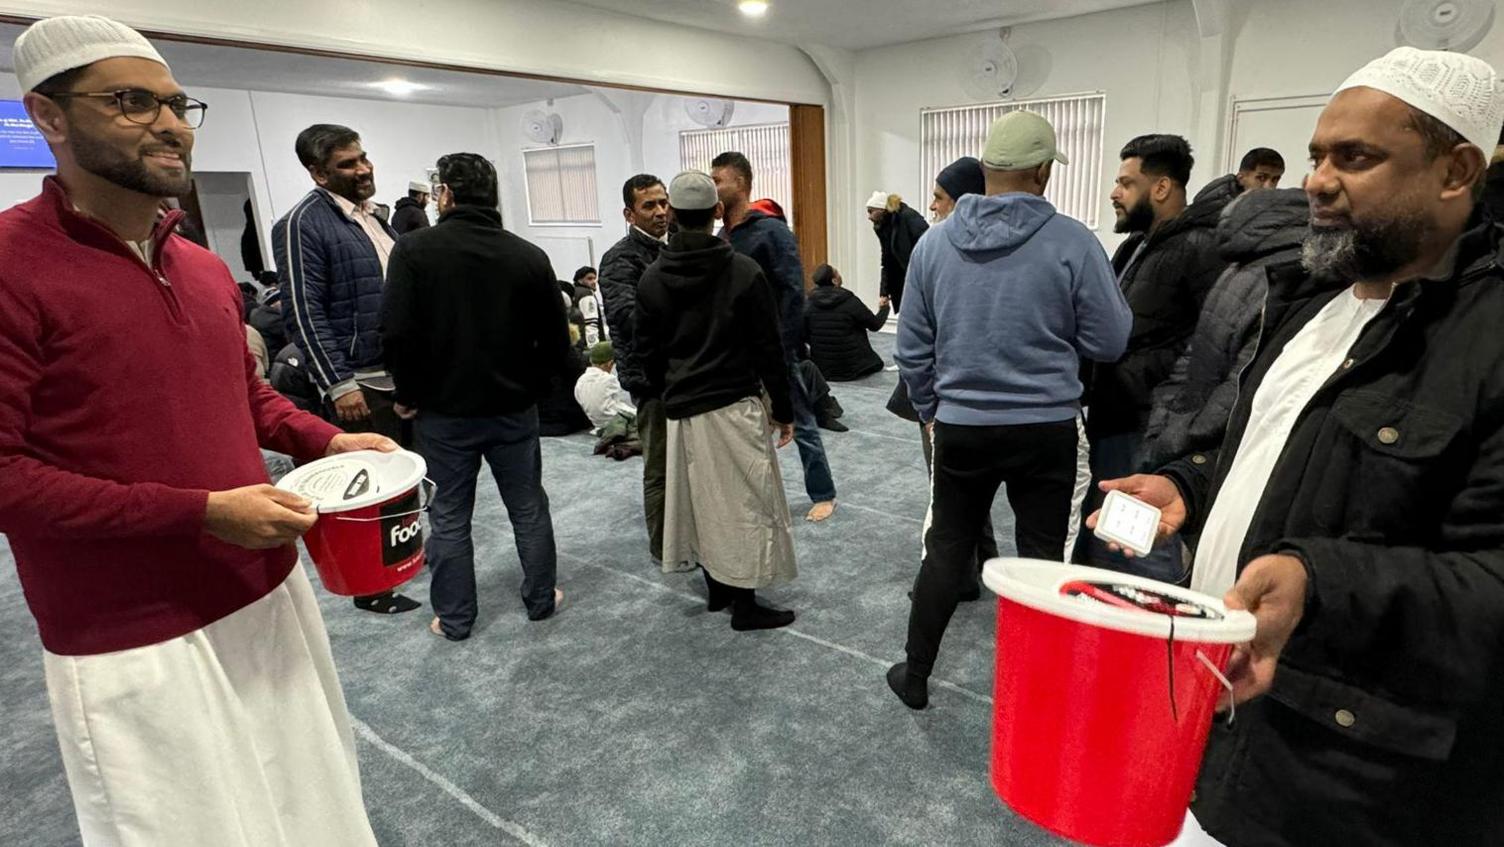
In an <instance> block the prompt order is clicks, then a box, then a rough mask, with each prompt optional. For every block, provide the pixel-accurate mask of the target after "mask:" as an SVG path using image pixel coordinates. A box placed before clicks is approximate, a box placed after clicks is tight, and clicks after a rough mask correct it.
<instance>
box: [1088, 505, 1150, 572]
mask: <svg viewBox="0 0 1504 847" xmlns="http://www.w3.org/2000/svg"><path fill="white" fill-rule="evenodd" d="M1158 531H1159V509H1158V508H1156V507H1154V506H1151V505H1149V504H1148V503H1145V502H1144V501H1142V500H1139V499H1137V498H1134V497H1130V496H1128V495H1127V494H1124V493H1123V492H1121V491H1109V492H1107V499H1106V500H1104V501H1103V502H1102V512H1101V514H1099V515H1097V528H1096V532H1095V535H1096V536H1097V537H1098V538H1100V539H1102V540H1103V541H1110V542H1112V543H1114V544H1116V545H1118V546H1119V547H1122V548H1124V549H1127V550H1132V551H1133V553H1134V555H1137V556H1147V555H1149V551H1151V550H1153V549H1154V536H1155V534H1156V533H1158Z"/></svg>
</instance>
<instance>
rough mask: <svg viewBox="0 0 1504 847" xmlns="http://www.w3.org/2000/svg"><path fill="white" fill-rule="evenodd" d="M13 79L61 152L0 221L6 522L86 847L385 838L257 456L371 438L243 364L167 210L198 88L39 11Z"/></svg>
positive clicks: (231, 294) (232, 300)
mask: <svg viewBox="0 0 1504 847" xmlns="http://www.w3.org/2000/svg"><path fill="white" fill-rule="evenodd" d="M14 62H15V71H16V77H17V79H18V81H19V82H20V86H21V89H22V90H23V91H25V92H26V94H25V104H26V109H27V112H28V114H29V115H30V116H31V119H32V122H33V123H34V124H35V125H36V127H37V129H38V131H39V132H40V133H41V134H42V136H43V137H44V138H45V139H46V141H47V145H48V147H50V148H51V150H52V152H53V154H54V156H55V157H56V159H57V174H56V175H55V176H50V177H48V178H47V179H46V180H45V181H44V183H43V188H42V194H41V195H40V196H39V197H37V198H35V199H33V200H30V201H28V202H25V203H22V204H21V205H19V206H16V207H14V208H12V209H10V210H8V211H5V212H4V213H0V479H3V480H5V485H4V486H0V532H4V533H5V534H6V535H7V536H8V538H9V541H10V546H11V550H12V551H13V552H14V554H15V560H16V570H17V572H18V575H19V577H20V582H21V587H22V589H23V590H24V592H25V595H26V602H27V605H28V607H29V608H30V610H31V612H32V614H33V616H34V617H35V618H36V621H37V629H38V632H39V634H40V636H41V641H42V647H43V651H44V652H43V655H42V664H43V668H44V670H45V673H46V679H47V692H48V695H49V698H50V700H51V704H52V715H53V721H54V724H55V726H56V728H57V735H58V741H59V746H60V748H61V753H62V760H63V766H64V769H65V771H66V773H67V778H68V784H69V788H70V789H71V792H72V795H73V803H74V807H75V809H76V811H77V814H78V824H79V833H80V835H81V838H82V842H83V843H84V844H85V845H90V847H92V846H93V845H125V847H147V846H148V845H180V844H184V845H186V844H194V845H197V844H256V845H275V847H292V846H293V845H304V844H320V845H374V844H375V843H376V841H375V838H374V836H373V835H372V832H371V827H370V824H369V823H368V822H367V820H366V813H365V808H364V804H363V802H362V798H361V789H360V776H359V770H358V767H357V764H356V759H355V740H354V736H353V735H352V733H351V731H350V717H349V713H348V712H347V710H346V708H345V702H344V696H343V694H342V693H341V691H340V685H339V678H338V675H337V673H336V672H335V668H334V662H333V658H332V656H331V655H330V651H329V639H328V636H327V635H326V634H325V632H324V624H323V620H322V618H321V617H320V615H319V610H318V605H317V603H316V601H315V599H314V596H313V589H312V586H311V585H310V584H309V582H308V578H307V577H306V576H305V575H304V573H303V569H302V568H301V567H300V566H299V564H298V556H297V551H296V549H295V548H294V547H293V542H294V541H295V540H296V539H297V537H298V536H299V535H301V534H302V533H303V532H304V531H305V530H307V529H308V527H310V526H311V525H312V524H313V522H314V520H315V519H316V516H315V515H314V513H313V510H312V506H311V504H309V503H308V502H307V501H305V500H303V499H302V498H300V497H297V496H294V495H292V494H290V493H288V492H284V491H280V490H278V489H276V488H273V487H272V486H271V485H268V484H267V476H266V468H265V465H264V464H263V462H262V459H261V453H260V450H259V449H258V448H259V447H266V448H269V449H273V450H276V451H278V452H282V453H287V454H290V455H292V456H293V457H295V458H297V459H300V460H311V459H315V458H318V457H320V456H324V455H328V454H332V453H340V452H345V451H349V450H358V449H366V448H375V449H386V450H391V449H395V448H396V445H395V444H392V443H391V441H390V440H389V439H387V438H384V437H382V436H379V435H373V434H366V435H350V434H342V433H340V432H339V430H338V429H336V428H335V427H333V426H330V425H329V424H327V423H325V422H324V421H322V420H320V419H319V418H317V417H315V416H313V415H310V414H307V413H304V412H300V411H298V410H297V409H296V408H294V407H293V406H292V404H291V403H289V402H288V401H286V400H284V399H283V398H282V397H280V396H279V395H278V394H277V393H276V392H275V391H273V390H272V389H271V388H270V387H269V386H267V385H266V384H264V383H263V382H262V381H261V380H260V378H258V377H257V376H256V375H255V372H254V371H255V363H254V360H253V359H252V358H251V355H250V352H249V351H248V350H247V349H246V335H245V331H244V329H243V325H242V323H241V317H240V313H241V299H240V292H239V290H238V289H237V288H236V286H235V282H234V280H233V279H232V278H231V276H230V272H229V270H228V269H227V268H226V267H225V265H224V262H222V261H220V260H219V259H218V258H216V257H215V256H214V255H213V254H212V253H210V252H209V251H207V250H204V249H202V248H200V247H198V246H197V245H195V244H193V243H191V242H189V241H188V240H187V239H185V238H183V237H181V236H179V235H176V234H174V229H175V228H176V226H177V224H178V222H179V220H180V219H181V218H182V213H181V212H172V213H170V214H168V215H166V216H165V217H164V218H162V219H161V220H160V221H159V220H158V219H157V207H158V204H159V202H160V201H161V199H162V198H164V197H176V196H179V195H182V194H185V193H187V192H188V191H190V190H191V189H192V174H191V162H192V153H193V142H194V130H195V129H196V128H197V127H198V126H199V125H200V124H201V123H202V122H203V119H204V113H205V108H206V107H205V105H204V104H203V103H201V102H199V101H198V100H195V99H193V98H191V97H189V96H188V95H187V94H185V93H184V92H183V89H182V87H181V86H179V85H178V83H177V81H176V80H174V79H173V76H172V73H171V71H170V70H168V68H167V65H166V62H165V61H163V59H162V57H161V55H160V54H159V53H158V52H157V51H156V49H155V48H153V47H152V45H151V44H150V43H149V42H148V41H147V40H146V39H145V38H143V37H142V36H141V35H140V34H139V33H137V32H136V31H134V30H132V29H130V28H128V27H126V26H124V25H123V24H119V23H117V22H115V21H112V20H109V19H107V18H101V17H58V18H50V19H47V20H43V21H40V22H38V23H36V24H34V25H33V26H31V27H30V28H28V29H27V30H26V31H25V32H24V33H22V34H21V36H20V37H19V38H18V39H16V44H15V50H14Z"/></svg>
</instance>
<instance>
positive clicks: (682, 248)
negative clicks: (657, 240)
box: [656, 232, 736, 295]
mask: <svg viewBox="0 0 1504 847" xmlns="http://www.w3.org/2000/svg"><path fill="white" fill-rule="evenodd" d="M735 255H736V251H735V250H734V249H732V247H731V245H730V244H728V243H727V242H725V241H722V240H721V239H719V238H716V237H715V236H713V235H709V234H707V233H703V232H678V233H675V234H674V235H673V236H672V237H670V238H669V240H668V243H667V244H665V245H664V246H663V250H662V251H661V252H660V253H659V254H658V261H657V263H656V264H657V267H658V270H659V272H660V273H661V274H662V276H663V284H664V286H665V287H667V288H668V290H669V291H671V292H673V293H674V294H675V295H680V294H686V293H690V292H694V291H695V290H697V289H700V288H703V287H704V286H706V285H710V284H714V282H715V280H716V279H717V278H718V277H720V276H721V274H723V273H725V271H726V266H727V265H729V264H731V257H732V256H735Z"/></svg>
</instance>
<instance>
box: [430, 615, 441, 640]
mask: <svg viewBox="0 0 1504 847" xmlns="http://www.w3.org/2000/svg"><path fill="white" fill-rule="evenodd" d="M428 631H429V632H431V633H433V634H434V635H439V636H442V635H443V634H444V628H443V627H442V626H440V625H439V619H438V618H434V619H433V620H432V621H430V622H429V624H428Z"/></svg>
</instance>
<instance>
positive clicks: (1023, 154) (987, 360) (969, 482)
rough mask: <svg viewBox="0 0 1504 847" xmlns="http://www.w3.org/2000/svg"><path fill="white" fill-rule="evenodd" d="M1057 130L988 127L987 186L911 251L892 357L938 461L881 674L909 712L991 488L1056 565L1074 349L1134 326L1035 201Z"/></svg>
mask: <svg viewBox="0 0 1504 847" xmlns="http://www.w3.org/2000/svg"><path fill="white" fill-rule="evenodd" d="M1055 162H1060V163H1061V164H1066V159H1065V157H1064V156H1062V155H1060V153H1058V152H1057V151H1056V148H1055V130H1054V128H1053V127H1051V126H1050V124H1049V122H1048V121H1046V120H1045V119H1044V118H1042V117H1040V116H1039V115H1037V114H1034V113H1033V112H1025V111H1018V112H1011V113H1009V114H1007V115H1004V116H1003V117H1001V118H999V119H998V120H997V122H995V123H994V124H993V125H992V129H991V131H990V132H989V133H988V136H987V147H986V150H985V151H984V152H983V154H982V165H983V168H984V171H985V173H986V179H987V194H986V196H985V197H978V196H975V195H972V196H967V197H964V198H962V200H961V202H960V203H959V204H957V206H956V210H955V213H954V214H952V215H951V216H950V217H949V218H947V219H946V220H945V221H943V222H941V223H939V224H937V225H936V226H935V227H933V228H932V229H931V230H930V232H929V234H928V235H926V236H925V237H924V238H923V239H922V240H921V241H920V242H919V245H918V246H917V247H915V249H914V255H913V257H912V258H911V259H910V263H909V276H908V280H907V283H906V286H905V287H906V288H907V290H908V291H907V297H908V303H909V305H908V306H907V307H906V308H905V309H904V311H903V312H902V314H901V315H900V317H899V321H898V346H897V349H896V351H895V353H894V356H893V358H894V360H895V361H896V362H897V363H898V372H899V376H900V377H901V378H902V379H903V381H904V384H905V385H907V386H908V388H909V398H910V400H911V401H912V402H913V404H914V409H915V411H916V412H918V414H919V419H920V421H921V422H922V423H924V424H925V425H926V426H929V427H931V428H932V429H931V438H932V440H933V443H934V463H933V470H932V472H931V475H930V509H929V514H928V515H927V516H926V518H925V522H924V539H923V545H924V553H923V556H924V561H923V564H922V565H921V567H920V569H919V579H918V581H917V582H916V583H915V586H914V600H913V605H912V607H911V608H910V611H909V639H908V645H907V652H908V661H906V662H901V663H899V664H896V665H894V666H893V667H892V668H891V669H890V670H889V671H888V685H889V687H891V688H892V689H893V693H895V694H897V695H898V697H899V699H900V700H902V701H903V702H904V704H905V705H907V706H908V707H909V708H911V709H922V708H924V707H925V705H926V704H928V702H929V676H930V670H931V669H932V668H933V667H934V663H935V657H936V655H937V654H938V652H939V648H940V639H941V638H942V637H943V636H944V634H945V627H946V625H947V624H949V623H950V618H951V615H952V614H954V613H955V611H956V604H957V602H958V601H959V599H960V594H961V592H962V590H963V589H964V588H965V587H966V586H967V585H969V584H971V581H972V580H973V579H974V576H973V573H974V572H972V571H971V569H972V568H974V567H975V564H974V562H973V558H972V556H973V554H974V552H975V550H976V546H977V541H978V540H979V539H980V537H981V534H982V525H983V522H984V521H985V520H986V518H987V515H988V514H989V513H990V512H991V510H992V501H993V498H994V497H995V496H996V495H997V490H998V488H999V487H1000V486H1004V485H1006V486H1007V493H1008V504H1009V506H1011V507H1012V509H1013V516H1014V525H1015V529H1014V539H1015V541H1016V542H1017V546H1018V555H1020V556H1026V557H1032V558H1037V559H1051V560H1055V561H1061V562H1063V561H1065V559H1066V556H1067V554H1068V553H1069V546H1068V545H1069V536H1070V535H1071V531H1072V529H1073V524H1074V521H1073V520H1072V517H1073V515H1072V513H1073V512H1074V511H1075V510H1077V509H1079V508H1080V495H1078V494H1077V492H1078V491H1080V492H1081V493H1082V494H1084V492H1085V485H1084V484H1082V480H1079V479H1078V476H1079V475H1081V469H1079V468H1078V464H1079V463H1078V461H1077V448H1078V445H1079V443H1080V439H1082V438H1084V434H1083V432H1082V427H1081V424H1080V417H1081V380H1080V377H1079V376H1078V374H1079V372H1080V368H1081V359H1082V358H1083V357H1084V358H1086V359H1090V360H1092V361H1099V362H1110V361H1113V360H1115V359H1117V358H1118V357H1119V356H1121V355H1122V353H1123V349H1124V348H1125V347H1126V345H1127V343H1128V333H1129V330H1130V329H1131V328H1132V325H1133V315H1132V313H1131V312H1130V311H1129V310H1128V303H1127V301H1126V300H1124V299H1123V293H1122V291H1120V290H1119V289H1118V286H1117V281H1116V279H1115V277H1114V276H1113V273H1112V266H1111V265H1110V264H1108V262H1107V254H1106V252H1105V251H1103V249H1102V245H1101V244H1100V243H1099V242H1098V241H1097V239H1096V236H1094V235H1092V233H1091V231H1090V230H1088V229H1087V228H1086V227H1085V226H1084V225H1082V224H1081V223H1080V222H1079V221H1076V220H1073V219H1071V218H1068V217H1066V216H1064V215H1061V214H1058V213H1056V211H1055V207H1054V206H1052V205H1050V202H1049V201H1048V200H1045V199H1044V196H1043V195H1044V189H1045V186H1046V185H1048V184H1049V181H1050V171H1051V168H1052V166H1053V164H1054V163H1055Z"/></svg>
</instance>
